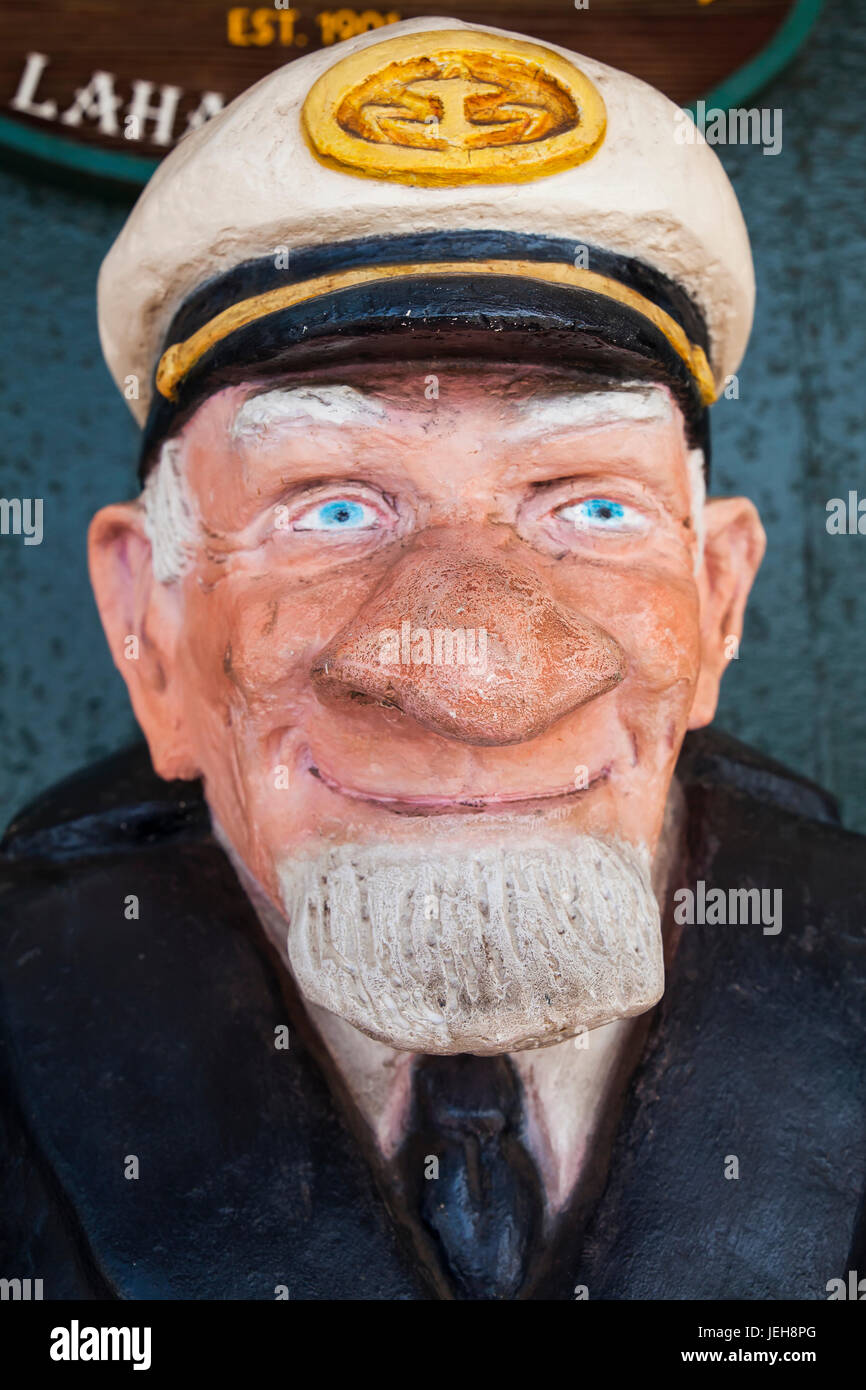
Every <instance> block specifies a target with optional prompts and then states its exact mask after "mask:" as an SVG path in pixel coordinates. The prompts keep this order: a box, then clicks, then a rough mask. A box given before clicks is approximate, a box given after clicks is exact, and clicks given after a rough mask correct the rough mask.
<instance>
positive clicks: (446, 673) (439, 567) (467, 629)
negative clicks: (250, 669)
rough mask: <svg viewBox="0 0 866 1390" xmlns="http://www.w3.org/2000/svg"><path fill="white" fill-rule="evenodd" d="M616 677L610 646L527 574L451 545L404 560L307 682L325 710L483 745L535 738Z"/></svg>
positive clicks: (614, 648)
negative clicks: (392, 713) (394, 718)
mask: <svg viewBox="0 0 866 1390" xmlns="http://www.w3.org/2000/svg"><path fill="white" fill-rule="evenodd" d="M624 674H625V658H624V654H623V652H622V649H621V648H620V646H619V645H618V644H617V642H616V641H615V640H614V639H613V637H611V636H610V634H609V633H607V632H605V631H604V629H603V628H601V627H599V626H598V625H597V624H596V623H594V622H591V621H590V620H589V619H588V618H584V617H581V616H580V615H577V614H574V613H567V612H565V611H564V610H563V609H562V608H560V607H559V605H558V604H557V603H556V602H555V601H554V600H553V599H552V598H551V596H550V595H549V594H548V593H547V591H546V589H545V588H544V587H543V585H542V584H541V583H540V582H539V581H538V580H537V579H536V578H535V576H534V575H533V574H531V573H530V572H529V571H527V570H525V569H523V568H517V567H516V566H514V565H512V564H511V563H505V562H503V561H502V560H500V559H499V558H498V557H490V556H487V555H481V554H479V555H470V556H467V555H466V552H465V548H461V549H458V548H457V547H456V546H455V545H454V544H453V543H452V544H451V545H450V546H449V545H447V544H444V545H443V544H438V545H437V544H434V545H433V546H430V545H425V546H424V547H423V548H419V549H413V550H412V551H410V552H409V553H408V554H406V555H404V556H403V557H402V559H401V560H400V561H399V562H398V563H397V564H396V565H395V566H394V567H393V568H392V569H391V570H390V571H389V573H388V576H387V579H386V580H385V582H384V584H383V585H382V586H381V587H380V588H379V589H378V590H377V591H376V592H375V594H373V596H372V597H371V598H370V599H369V600H368V602H367V603H366V604H365V605H364V606H363V608H362V609H361V610H360V611H359V612H358V613H356V615H355V616H354V617H353V618H352V620H351V621H350V622H349V623H347V625H346V626H345V627H344V628H343V629H342V631H341V632H340V633H339V634H338V635H337V636H336V637H335V638H334V640H333V642H331V643H330V645H329V646H328V648H327V650H326V651H324V652H322V653H321V655H320V656H319V657H318V658H317V660H316V662H315V665H314V667H313V672H312V676H313V681H314V684H315V686H316V689H317V691H318V693H319V695H320V697H321V698H323V699H325V700H327V701H334V700H336V701H339V702H343V701H348V700H360V701H363V702H365V703H375V704H380V705H386V706H393V707H396V708H397V709H399V710H402V711H403V713H404V714H405V715H407V716H409V717H410V718H412V719H415V720H416V721H417V722H418V723H419V724H421V725H423V727H424V728H425V729H431V730H432V731H433V732H434V733H437V734H443V735H444V736H445V737H446V738H456V739H462V740H464V741H465V742H467V743H475V744H490V745H494V744H507V743H522V742H523V741H524V740H526V739H530V738H534V737H535V736H536V735H537V734H540V733H542V732H543V731H544V730H545V729H547V728H549V727H550V725H551V724H554V723H555V722H556V721H557V720H558V719H561V718H562V717H563V715H565V714H568V713H569V711H571V710H574V709H577V708H578V707H579V706H580V705H584V704H586V703H587V702H588V701H589V700H593V699H595V697H596V696H597V695H602V694H603V693H604V692H605V691H606V690H610V689H611V688H612V687H613V686H615V685H617V684H618V683H619V682H620V681H621V680H622V678H623V675H624Z"/></svg>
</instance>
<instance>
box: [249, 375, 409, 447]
mask: <svg viewBox="0 0 866 1390" xmlns="http://www.w3.org/2000/svg"><path fill="white" fill-rule="evenodd" d="M385 415H386V411H385V408H384V406H382V405H380V404H379V402H378V401H374V400H372V399H371V398H370V397H369V396H365V395H364V394H363V392H362V391H356V390H355V388H354V387H353V386H294V387H284V388H282V389H280V390H276V391H264V392H263V393H262V394H261V395H260V396H251V397H250V398H249V400H246V401H244V403H243V405H242V406H241V408H240V410H239V411H238V413H237V415H236V416H235V418H234V420H233V421H232V427H231V437H232V439H233V440H234V441H235V442H237V441H241V442H243V441H245V440H261V439H263V438H264V436H265V435H267V434H269V433H270V431H271V430H273V429H275V428H276V427H277V426H280V425H310V424H325V425H370V424H374V423H377V422H379V421H381V420H384V419H385Z"/></svg>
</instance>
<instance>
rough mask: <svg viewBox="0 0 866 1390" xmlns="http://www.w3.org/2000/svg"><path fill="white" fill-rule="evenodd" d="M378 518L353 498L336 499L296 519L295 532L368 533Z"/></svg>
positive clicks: (320, 504) (321, 503)
mask: <svg viewBox="0 0 866 1390" xmlns="http://www.w3.org/2000/svg"><path fill="white" fill-rule="evenodd" d="M377 521H378V516H377V514H376V512H375V511H374V510H373V508H372V507H368V506H367V505H366V504H365V503H364V502H356V501H355V500H354V499H353V498H351V497H336V498H334V500H333V501H332V502H320V503H319V504H318V505H317V506H315V507H310V508H309V510H308V511H306V512H302V513H301V515H300V516H299V517H297V518H296V519H295V523H294V527H293V529H294V530H295V531H330V532H336V531H367V530H369V529H370V528H371V527H372V526H375V525H376V522H377Z"/></svg>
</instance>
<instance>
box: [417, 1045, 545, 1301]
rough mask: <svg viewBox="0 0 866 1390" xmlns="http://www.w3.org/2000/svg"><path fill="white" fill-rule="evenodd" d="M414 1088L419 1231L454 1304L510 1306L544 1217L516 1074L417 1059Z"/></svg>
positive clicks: (497, 1063) (462, 1059)
mask: <svg viewBox="0 0 866 1390" xmlns="http://www.w3.org/2000/svg"><path fill="white" fill-rule="evenodd" d="M413 1088H414V1105H413V1111H412V1120H411V1132H410V1135H409V1138H408V1139H407V1141H406V1145H405V1147H404V1151H403V1156H404V1163H405V1173H406V1177H407V1184H408V1188H409V1194H410V1201H414V1203H415V1204H416V1210H417V1212H418V1216H419V1218H420V1221H421V1225H422V1227H423V1228H424V1229H425V1231H426V1233H427V1235H428V1237H429V1238H430V1239H431V1241H432V1242H433V1244H434V1246H435V1247H436V1248H437V1250H438V1254H439V1256H440V1259H441V1261H442V1263H443V1265H444V1267H445V1270H446V1272H447V1273H448V1275H449V1277H450V1280H451V1282H452V1284H453V1285H454V1287H455V1291H456V1293H457V1295H458V1297H460V1298H477V1299H501V1298H513V1297H514V1296H515V1294H516V1293H517V1291H518V1290H519V1288H520V1285H521V1284H522V1283H523V1281H524V1279H525V1277H526V1272H527V1264H528V1261H529V1258H530V1255H531V1252H532V1250H533V1247H534V1246H535V1245H536V1243H537V1241H538V1239H539V1237H540V1234H541V1222H542V1212H543V1198H542V1189H541V1184H540V1182H539V1178H538V1173H537V1172H536V1169H535V1165H534V1163H533V1162H532V1159H531V1158H530V1156H529V1154H528V1153H527V1151H526V1149H525V1148H524V1146H523V1144H522V1142H521V1139H520V1134H519V1127H520V1119H521V1105H520V1088H519V1084H518V1080H517V1077H516V1075H515V1072H514V1068H513V1066H512V1064H511V1062H510V1061H509V1059H508V1058H507V1057H471V1056H469V1055H466V1054H461V1055H459V1056H456V1057H422V1058H419V1060H418V1061H417V1062H416V1064H415V1068H414V1075H413ZM433 1159H436V1160H437V1161H438V1177H437V1176H435V1172H436V1167H437V1164H436V1163H433V1162H432V1160H433Z"/></svg>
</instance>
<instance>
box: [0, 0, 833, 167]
mask: <svg viewBox="0 0 866 1390" xmlns="http://www.w3.org/2000/svg"><path fill="white" fill-rule="evenodd" d="M441 8H442V11H443V15H444V16H445V17H446V18H459V19H463V20H467V21H470V22H473V21H474V22H476V23H482V24H491V25H496V26H498V27H500V28H504V29H513V30H516V31H518V32H520V33H523V34H526V35H528V36H529V37H531V38H535V39H538V40H540V41H541V42H545V41H547V42H549V43H556V44H561V45H563V46H564V47H566V48H571V49H574V50H575V51H576V52H578V53H585V54H588V55H589V56H590V57H593V58H599V59H601V60H602V61H603V62H606V63H610V64H612V65H613V66H614V67H618V68H623V69H625V70H626V71H628V72H632V73H634V74H635V75H636V76H638V77H642V78H644V79H645V80H646V81H648V82H650V83H652V85H653V86H655V87H659V88H660V89H661V90H662V91H664V92H666V93H667V94H668V96H670V97H671V98H672V99H673V100H674V101H676V102H678V103H680V104H681V105H686V104H688V103H693V102H694V101H695V100H696V99H698V98H704V99H705V100H706V102H707V103H708V105H714V106H724V107H727V106H740V105H743V104H744V103H745V102H747V101H748V100H749V98H750V97H752V96H753V94H754V93H755V92H756V91H757V90H758V88H759V87H760V86H761V85H763V83H765V82H766V81H767V80H768V79H769V78H771V77H772V76H774V75H775V74H776V72H778V71H779V70H780V69H781V67H782V66H783V65H784V63H785V62H787V61H788V60H789V59H790V58H791V57H792V56H793V54H794V53H795V52H796V50H797V49H798V47H799V46H800V44H801V43H802V42H803V39H804V38H805V37H806V35H807V34H808V32H809V29H810V28H811V25H812V23H813V21H814V19H815V17H816V15H817V13H818V10H819V8H820V0H536V3H534V4H532V5H530V6H527V5H526V4H524V3H521V4H518V3H516V0H456V3H455V0H446V3H444V4H443V5H442V7H441ZM436 9H437V6H436V5H435V4H431V3H430V0H422V3H420V4H403V3H401V4H399V6H398V7H397V8H394V9H391V8H388V9H361V10H358V9H346V8H336V9H320V8H318V7H317V6H315V5H308V4H307V3H305V0H296V3H294V4H292V3H291V0H273V3H272V4H270V5H268V6H262V5H258V6H257V5H231V4H226V3H225V2H224V0H146V3H138V4H135V5H129V4H124V3H121V0H89V3H87V4H86V5H85V4H82V3H81V0H40V3H39V4H25V3H19V4H18V5H13V4H12V3H10V0H7V3H6V5H5V6H4V7H3V10H2V12H0V36H2V43H0V145H5V146H6V147H7V148H8V149H10V150H12V151H15V152H16V153H17V155H18V156H19V157H22V158H26V159H29V160H36V161H39V160H42V161H48V162H49V163H52V164H54V165H59V166H63V167H65V168H67V169H73V170H77V171H80V172H82V173H85V174H89V175H91V176H94V177H98V178H102V179H111V180H117V181H121V182H125V183H132V184H135V183H143V182H144V181H145V180H146V179H147V178H148V177H149V175H150V174H151V173H152V172H153V170H154V169H155V168H156V165H157V163H158V161H159V159H160V158H161V157H162V156H163V155H164V154H165V153H167V151H168V150H170V149H171V148H172V146H173V145H174V144H176V143H177V141H178V140H179V139H181V137H182V136H183V135H184V133H185V132H186V131H188V130H192V129H195V128H196V127H197V126H199V125H201V124H202V122H203V121H205V120H207V119H208V118H209V117H211V116H213V115H214V114H215V113H216V112H217V111H219V110H221V109H222V107H223V106H225V105H227V104H228V102H229V101H231V100H232V98H233V97H235V96H237V95H238V93H239V92H242V91H243V90H244V89H245V88H247V87H249V86H251V85H252V84H253V83H254V82H256V81H258V79H259V78H260V77H263V76H264V75H265V74H266V73H268V72H270V71H271V70H272V69H273V68H275V67H279V66H280V65H281V64H283V63H286V62H290V61H291V60H292V59H293V58H297V57H299V56H300V55H301V54H304V53H309V52H310V51H312V50H314V49H317V48H323V47H331V46H335V45H338V44H340V43H341V42H343V41H344V40H345V39H347V38H351V37H353V36H354V35H355V34H361V33H366V32H367V31H368V30H370V29H375V28H380V27H384V26H385V25H388V24H391V23H394V22H395V21H397V20H400V19H411V18H414V17H416V16H420V15H429V14H430V13H431V12H432V13H434V14H435V13H436Z"/></svg>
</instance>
